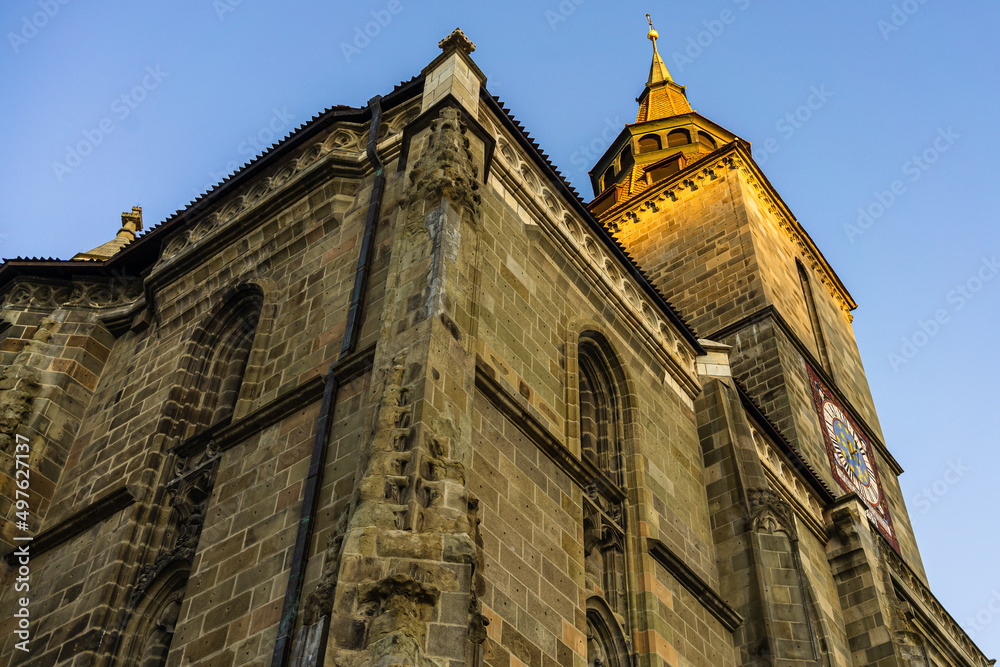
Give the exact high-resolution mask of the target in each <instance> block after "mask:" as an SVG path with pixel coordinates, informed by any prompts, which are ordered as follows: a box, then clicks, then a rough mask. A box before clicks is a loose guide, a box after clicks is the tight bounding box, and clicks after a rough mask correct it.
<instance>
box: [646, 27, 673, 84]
mask: <svg viewBox="0 0 1000 667" xmlns="http://www.w3.org/2000/svg"><path fill="white" fill-rule="evenodd" d="M646 21H648V22H649V34H648V35H647V37H649V41H651V42H652V43H653V64H652V65H650V66H649V79H647V80H646V87H647V88H649V87H652V86H653V85H654V84H657V83H664V82H665V81H669V82H670V83H673V82H674V78H673V77H672V76H670V70H668V69H667V64H666V63H665V62H663V58H661V57H660V52H659V51H658V50H657V48H656V40H657V38H659V36H660V33H658V32H656V28H654V27H653V19H651V18H649V14H646Z"/></svg>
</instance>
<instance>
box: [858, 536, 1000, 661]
mask: <svg viewBox="0 0 1000 667" xmlns="http://www.w3.org/2000/svg"><path fill="white" fill-rule="evenodd" d="M872 533H873V534H874V535H876V536H878V538H879V547H880V552H881V556H882V559H883V560H884V561H885V562H886V563H887V564H888V565H889V571H890V573H891V574H892V580H893V583H894V584H895V587H896V590H897V591H898V592H900V593H901V594H902V595H903V596H904V597H905V598H906V601H907V602H908V603H909V606H910V609H911V610H912V611H914V612H916V613H917V614H919V615H921V616H923V617H924V625H925V626H926V627H928V628H931V629H934V630H937V632H936V633H935V634H937V635H938V637H937V639H938V641H939V642H940V643H943V645H944V646H943V648H947V649H950V651H951V652H952V653H953V654H955V655H953V656H952V657H960V658H961V660H962V661H963V662H966V664H970V665H976V666H977V667H989V666H990V665H992V664H993V663H992V662H991V661H990V660H988V659H987V658H986V656H985V655H984V654H983V652H982V651H980V650H979V647H978V646H976V643H975V642H974V641H972V639H971V638H970V637H969V635H968V634H966V632H965V630H963V629H962V626H960V625H959V624H958V622H956V621H955V619H954V618H952V616H951V614H949V613H948V611H947V610H946V609H945V608H944V605H942V604H941V603H940V602H939V601H938V599H937V598H936V597H935V596H934V593H932V592H931V589H930V588H928V586H927V585H926V584H925V583H924V582H923V581H922V580H921V579H920V577H919V576H918V575H917V573H916V572H914V571H913V568H911V567H910V566H909V565H908V564H907V563H906V561H904V560H903V558H902V556H900V555H899V554H898V553H897V552H896V550H895V549H894V548H893V547H892V545H891V544H889V542H888V540H886V539H885V538H884V537H882V535H881V533H879V532H878V531H876V530H873V531H872Z"/></svg>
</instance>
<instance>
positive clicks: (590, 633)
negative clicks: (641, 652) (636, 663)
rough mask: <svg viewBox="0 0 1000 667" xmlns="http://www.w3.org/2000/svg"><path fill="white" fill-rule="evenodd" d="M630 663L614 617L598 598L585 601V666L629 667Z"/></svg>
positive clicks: (625, 644)
mask: <svg viewBox="0 0 1000 667" xmlns="http://www.w3.org/2000/svg"><path fill="white" fill-rule="evenodd" d="M631 662H632V661H631V660H630V656H629V650H628V644H627V643H626V642H625V635H624V633H622V630H621V627H620V626H619V625H618V621H617V620H616V619H615V615H614V614H613V613H612V612H611V610H610V609H608V608H607V605H605V604H604V601H603V600H601V599H600V598H598V597H592V598H590V599H589V600H587V666H588V667H629V666H630V665H631Z"/></svg>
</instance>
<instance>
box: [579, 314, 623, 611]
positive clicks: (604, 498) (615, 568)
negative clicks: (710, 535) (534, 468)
mask: <svg viewBox="0 0 1000 667" xmlns="http://www.w3.org/2000/svg"><path fill="white" fill-rule="evenodd" d="M578 362H579V378H580V383H579V396H580V403H579V408H580V447H581V455H582V457H583V459H584V461H586V462H589V463H590V464H592V465H593V466H594V467H595V468H597V469H598V470H599V471H600V474H597V475H595V478H594V480H593V483H592V484H590V485H588V486H587V488H586V489H585V490H584V491H585V497H584V501H583V551H584V558H585V561H586V565H585V567H586V579H587V588H588V590H589V591H590V592H591V593H593V594H594V595H597V596H599V597H600V598H601V599H603V600H604V601H605V603H606V605H607V607H608V608H609V609H611V610H613V611H614V612H615V613H616V614H620V615H621V616H622V617H627V616H628V613H627V607H628V597H627V595H626V590H627V586H626V582H625V526H626V521H625V503H624V502H623V500H624V499H623V497H622V495H621V492H622V487H623V486H624V481H625V474H624V459H623V457H622V440H623V437H624V429H623V419H624V416H623V415H624V414H625V412H624V410H623V393H622V392H623V391H624V387H625V383H624V374H623V372H622V368H621V366H620V365H619V364H618V362H617V359H616V357H615V355H614V353H613V352H612V350H611V346H610V345H609V344H608V342H607V341H606V340H605V339H604V338H603V337H602V336H601V335H600V334H598V333H596V332H587V333H585V334H583V335H582V336H581V337H580V342H579V356H578ZM609 482H610V484H609Z"/></svg>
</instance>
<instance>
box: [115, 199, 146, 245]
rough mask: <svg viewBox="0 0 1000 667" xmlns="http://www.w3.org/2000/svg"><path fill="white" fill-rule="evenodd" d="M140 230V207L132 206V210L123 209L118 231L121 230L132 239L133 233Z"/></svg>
mask: <svg viewBox="0 0 1000 667" xmlns="http://www.w3.org/2000/svg"><path fill="white" fill-rule="evenodd" d="M141 231H142V207H141V206H133V207H132V211H131V212H128V211H125V212H123V213H122V228H121V229H120V230H118V233H119V234H121V233H122V232H124V233H126V234H130V235H131V237H132V240H133V241H134V240H135V233H136V232H141Z"/></svg>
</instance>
